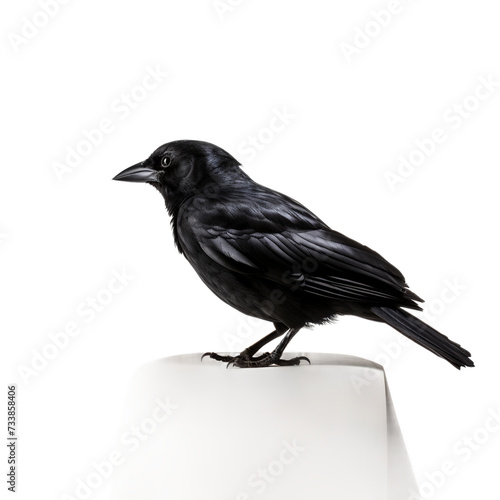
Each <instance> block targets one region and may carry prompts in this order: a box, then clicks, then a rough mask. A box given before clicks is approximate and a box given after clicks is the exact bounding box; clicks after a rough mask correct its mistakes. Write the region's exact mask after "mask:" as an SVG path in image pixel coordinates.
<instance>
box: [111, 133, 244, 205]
mask: <svg viewBox="0 0 500 500" xmlns="http://www.w3.org/2000/svg"><path fill="white" fill-rule="evenodd" d="M239 165H240V164H239V162H238V161H237V160H236V159H235V158H233V157H232V156H231V155H230V154H229V153H227V152H226V151H224V150H223V149H221V148H219V147H218V146H215V145H214V144H210V143H209V142H202V141H192V140H181V141H173V142H168V143H167V144H164V145H163V146H160V147H159V148H158V149H157V150H156V151H154V152H153V154H152V155H151V156H150V157H149V158H148V159H147V160H144V161H142V162H140V163H137V164H136V165H133V166H132V167H129V168H127V169H125V170H124V171H123V172H120V173H119V174H118V175H116V176H115V177H114V178H113V179H114V180H117V181H129V182H147V183H148V184H151V185H152V186H154V187H155V188H156V189H158V191H160V193H161V194H162V195H163V197H164V198H165V203H166V206H167V209H168V211H169V212H170V213H171V214H172V212H174V211H175V208H176V207H178V206H179V205H180V204H181V203H182V202H183V201H184V200H185V199H187V198H188V197H190V196H193V195H195V194H196V193H199V192H203V190H206V189H207V187H208V188H209V189H210V186H211V187H215V186H221V185H223V184H224V183H230V182H234V181H235V180H236V179H238V178H241V177H243V176H244V174H243V172H242V171H241V169H240V168H239Z"/></svg>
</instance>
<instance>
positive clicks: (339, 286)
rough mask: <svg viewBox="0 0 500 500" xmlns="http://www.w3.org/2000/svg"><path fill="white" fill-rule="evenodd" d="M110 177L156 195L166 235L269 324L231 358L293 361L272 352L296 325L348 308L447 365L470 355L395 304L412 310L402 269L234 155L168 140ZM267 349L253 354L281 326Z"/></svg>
mask: <svg viewBox="0 0 500 500" xmlns="http://www.w3.org/2000/svg"><path fill="white" fill-rule="evenodd" d="M115 179H117V180H125V181H135V182H148V183H150V184H152V185H153V186H154V187H156V188H157V189H158V190H159V191H160V192H161V194H162V195H163V197H164V199H165V203H166V207H167V210H168V212H169V214H170V216H171V222H172V229H173V233H174V240H175V244H176V246H177V248H178V250H179V251H180V252H181V253H182V254H183V255H184V256H185V257H186V258H187V260H188V261H189V262H190V264H191V265H192V266H193V268H194V269H195V270H196V272H197V273H198V275H199V276H200V278H201V279H202V281H203V282H204V283H205V284H206V285H207V286H208V287H209V288H210V289H211V290H212V291H213V292H214V293H215V294H216V295H217V296H218V297H219V298H220V299H222V300H223V301H224V302H226V303H227V304H229V305H231V306H232V307H234V308H235V309H237V310H239V311H241V312H243V313H244V314H248V315H250V316H255V317H258V318H261V319H264V320H267V321H271V322H272V323H274V325H275V331H273V332H272V333H271V334H269V335H268V336H267V337H265V338H264V339H262V340H261V341H259V342H257V343H256V344H254V345H253V346H251V347H249V348H248V349H246V350H245V351H243V352H242V353H241V354H240V355H239V356H236V357H228V356H219V355H217V354H215V353H210V355H211V357H213V358H215V359H221V360H225V361H229V362H233V363H234V364H236V365H238V366H267V365H269V364H296V363H298V362H300V359H299V358H296V359H293V360H283V359H282V358H281V355H282V354H283V350H284V348H285V347H286V345H287V344H288V342H289V341H290V340H291V338H292V337H293V336H294V335H295V334H296V333H297V332H298V331H299V330H300V329H301V328H302V327H304V326H307V325H312V324H320V323H323V322H326V321H329V320H332V319H333V318H335V317H336V316H337V315H344V314H351V315H355V316H360V317H362V318H366V319H370V320H374V321H384V322H386V323H388V324H389V325H391V326H392V327H394V328H395V329H396V330H398V331H399V332H401V333H403V334H404V335H406V336H407V337H409V338H411V339H412V340H414V341H415V342H417V343H418V344H420V345H422V346H423V347H426V348H427V349H429V350H430V351H432V352H434V353H435V354H437V355H438V356H441V357H443V358H444V359H446V360H447V361H449V362H450V363H451V364H453V365H454V366H456V367H457V368H460V367H461V366H474V364H473V362H472V360H471V359H470V353H469V352H468V351H466V350H465V349H463V348H461V347H460V346H459V345H458V344H456V343H454V342H452V341H451V340H449V339H448V338H447V337H445V336H444V335H442V334H441V333H439V332H437V331H436V330H434V329H433V328H431V327H430V326H428V325H426V324H425V323H424V322H422V321H420V320H419V319H418V318H416V317H415V316H412V315H410V314H409V313H408V312H406V311H405V310H404V309H402V308H408V309H421V308H420V306H419V305H418V304H417V302H422V299H420V298H419V297H418V296H417V295H415V294H414V293H413V292H411V291H410V290H409V289H408V286H407V284H406V282H405V279H404V277H403V275H402V274H401V273H400V272H399V271H398V270H397V269H396V268H395V267H394V266H393V265H391V264H390V263H389V262H387V261H386V260H385V259H384V258H383V257H381V256H380V255H379V254H378V253H376V252H374V251H373V250H371V249H370V248H368V247H366V246H364V245H361V244H359V243H357V242H356V241H354V240H351V239H350V238H347V237H346V236H344V235H342V234H340V233H338V232H336V231H334V230H332V229H330V228H329V227H328V226H327V225H326V224H325V223H324V222H323V221H321V220H320V219H319V218H318V217H317V216H316V215H314V214H313V213H312V212H311V211H309V210H308V209H307V208H306V207H304V206H303V205H301V204H300V203H298V202H297V201H295V200H293V199H292V198H289V197H288V196H285V195H283V194H281V193H279V192H277V191H274V190H272V189H269V188H267V187H265V186H262V185H260V184H257V183H256V182H254V181H252V180H251V179H250V177H248V175H246V173H245V172H243V170H241V168H240V164H239V163H238V161H237V160H236V159H235V158H233V157H232V156H231V155H230V154H229V153H227V152H225V151H224V150H222V149H221V148H219V147H217V146H215V145H213V144H209V143H206V142H201V141H189V140H184V141H174V142H170V143H167V144H164V145H163V146H161V147H160V148H158V149H157V150H156V151H155V152H154V153H153V154H152V155H151V156H150V157H149V158H148V159H147V160H146V161H144V162H142V163H140V164H137V165H134V166H133V167H130V168H128V169H126V170H124V171H123V172H121V173H120V174H118V175H117V176H116V177H115ZM285 332H286V335H285V337H284V339H283V340H282V341H281V342H280V344H279V345H278V347H277V348H276V349H275V350H274V351H273V352H272V353H270V354H265V355H261V356H255V354H256V352H257V351H258V350H259V349H260V348H261V347H263V346H264V345H265V344H266V343H267V342H269V341H270V340H272V339H274V338H276V337H278V336H280V335H283V334H285Z"/></svg>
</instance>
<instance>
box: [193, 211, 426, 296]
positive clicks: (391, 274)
mask: <svg viewBox="0 0 500 500" xmlns="http://www.w3.org/2000/svg"><path fill="white" fill-rule="evenodd" d="M298 206H299V208H300V210H301V211H300V212H299V213H298V214H297V215H295V214H294V212H293V208H294V207H293V205H292V204H288V205H287V212H286V215H285V216H284V215H283V214H282V213H277V212H276V210H272V209H271V208H270V207H269V206H267V205H266V204H262V205H260V206H257V207H254V210H253V211H252V213H251V216H250V217H249V216H248V213H247V214H246V220H245V223H244V224H243V223H242V220H241V218H240V219H239V220H238V224H237V226H238V227H237V228H235V227H234V226H235V223H234V220H233V219H232V217H231V216H228V215H227V210H226V211H224V209H223V207H221V209H220V213H218V214H217V217H214V214H213V210H215V209H216V207H214V206H213V205H212V207H211V210H210V211H211V212H212V213H211V214H210V216H208V217H206V218H205V217H204V216H203V215H201V216H200V213H199V212H198V214H197V216H195V217H194V218H191V220H190V221H191V228H192V230H193V232H194V234H195V235H196V239H197V241H198V243H199V245H200V247H201V249H202V250H203V252H205V253H206V255H208V256H209V257H210V258H211V259H212V260H214V261H215V262H217V263H218V264H220V265H221V266H224V267H226V268H227V269H230V270H232V271H234V272H237V273H241V274H246V275H258V276H260V277H262V278H266V279H269V280H272V281H274V282H277V283H280V284H282V285H285V286H289V287H291V288H292V287H293V288H295V289H297V288H300V289H301V290H303V291H305V292H308V293H311V294H316V295H320V296H323V297H331V298H338V299H350V300H373V299H376V298H378V299H390V298H396V297H400V296H401V294H402V293H403V291H405V289H406V283H405V281H404V277H403V276H402V274H401V273H400V272H399V271H398V270H397V269H396V268H395V267H394V266H392V265H391V264H389V262H387V261H386V260H385V259H383V258H382V257H381V256H380V255H379V254H377V253H376V252H374V251H373V250H371V249H369V248H368V247H366V246H363V245H360V244H359V243H357V242H355V241H354V240H351V239H349V238H347V237H346V236H344V235H342V234H340V233H338V232H336V231H333V230H331V229H329V228H328V227H326V226H325V225H324V224H323V223H322V222H321V221H319V220H318V219H316V218H313V217H314V216H313V214H310V220H305V218H304V210H306V209H304V207H302V205H298ZM306 215H307V213H306ZM214 220H216V221H217V225H215V226H214V225H208V221H210V222H212V224H213V221H214ZM273 229H274V231H273ZM406 292H407V293H409V294H410V293H411V292H409V291H408V290H406ZM408 298H410V297H408ZM411 298H414V299H418V297H416V296H413V294H411Z"/></svg>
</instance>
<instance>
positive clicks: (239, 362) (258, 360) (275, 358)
mask: <svg viewBox="0 0 500 500" xmlns="http://www.w3.org/2000/svg"><path fill="white" fill-rule="evenodd" d="M299 330H300V328H290V329H289V330H288V332H287V333H286V335H285V337H284V338H283V340H282V341H281V342H280V343H279V344H278V345H277V346H276V348H275V349H274V351H272V352H271V353H269V352H266V353H265V354H261V355H260V356H256V357H254V356H253V355H254V354H255V353H256V352H257V351H258V350H259V349H260V348H261V347H262V346H264V345H265V344H267V343H268V342H270V341H271V340H273V339H275V338H277V337H279V336H280V335H282V334H283V333H284V332H283V331H279V329H276V330H275V331H274V332H272V333H270V334H269V335H267V336H266V337H264V338H263V339H261V340H259V341H258V342H256V343H255V344H253V345H252V346H250V347H248V348H247V349H245V350H244V351H242V352H241V353H240V354H239V355H238V356H221V355H220V354H217V353H210V352H207V353H205V354H204V355H203V356H202V359H203V357H204V356H210V357H211V358H212V359H216V360H218V361H225V362H227V363H228V366H229V365H234V366H238V367H240V368H253V367H265V366H271V365H278V366H290V365H299V364H300V362H301V361H307V362H308V363H310V361H309V359H308V358H306V357H305V356H297V357H296V358H292V359H281V356H282V355H283V351H284V350H285V348H286V346H287V345H288V343H289V342H290V340H292V338H293V337H294V336H295V334H296V333H297V332H298V331H299Z"/></svg>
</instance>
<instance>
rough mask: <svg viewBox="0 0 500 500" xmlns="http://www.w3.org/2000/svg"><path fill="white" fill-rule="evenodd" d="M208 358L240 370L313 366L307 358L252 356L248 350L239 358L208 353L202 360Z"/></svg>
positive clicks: (270, 355) (268, 355) (271, 355)
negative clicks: (273, 366)
mask: <svg viewBox="0 0 500 500" xmlns="http://www.w3.org/2000/svg"><path fill="white" fill-rule="evenodd" d="M205 356H208V357H210V358H212V359H215V360H216V361H223V362H225V363H227V367H228V368H229V367H230V366H231V365H232V366H237V367H238V368H263V367H266V366H272V365H277V366H294V365H300V362H301V361H307V362H308V363H309V364H311V361H310V360H309V358H307V357H306V356H297V357H296V358H292V359H281V358H280V357H279V356H278V355H277V354H276V353H274V352H266V353H264V354H261V355H260V356H252V355H251V354H250V353H249V352H248V351H247V350H245V351H243V352H241V353H240V354H238V355H237V356H222V355H221V354H217V353H216V352H206V353H205V354H203V356H202V357H201V359H203V358H204V357H205Z"/></svg>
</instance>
